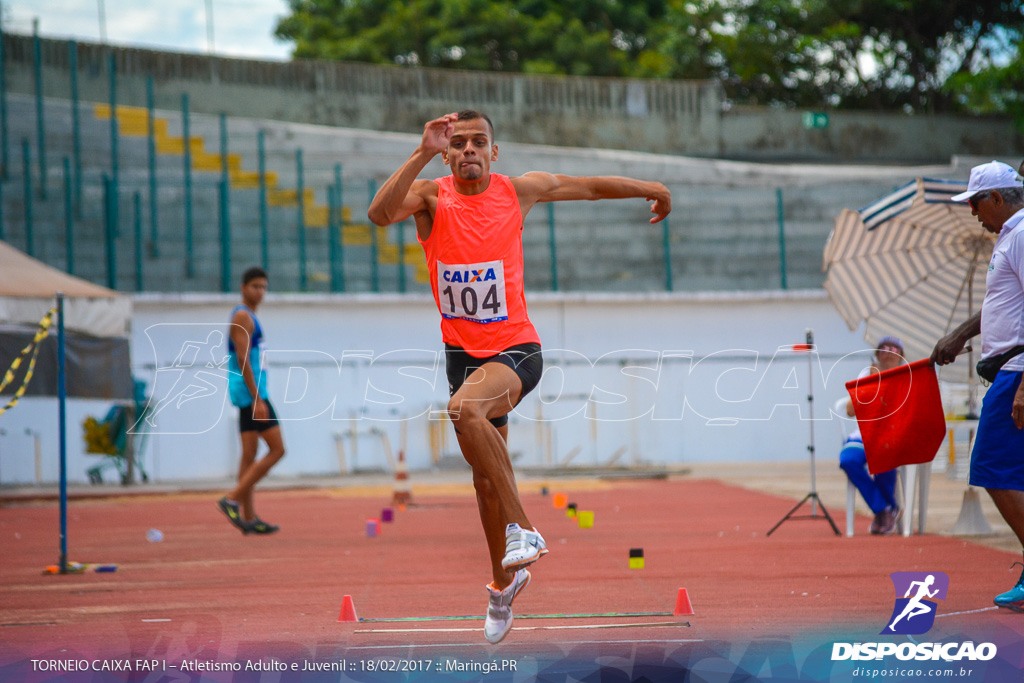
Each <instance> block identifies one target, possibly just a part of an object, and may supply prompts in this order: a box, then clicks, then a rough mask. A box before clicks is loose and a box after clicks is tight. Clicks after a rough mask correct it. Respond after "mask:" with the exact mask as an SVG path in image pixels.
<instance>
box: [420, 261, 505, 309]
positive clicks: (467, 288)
mask: <svg viewBox="0 0 1024 683" xmlns="http://www.w3.org/2000/svg"><path fill="white" fill-rule="evenodd" d="M437 298H438V305H439V306H440V307H441V315H443V316H444V317H445V318H459V319H461V320H471V321H473V322H476V323H493V322H498V321H500V320H508V305H507V303H506V301H505V268H504V265H503V264H502V262H501V261H487V262H485V263H467V264H461V265H447V264H444V263H441V262H440V261H438V262H437Z"/></svg>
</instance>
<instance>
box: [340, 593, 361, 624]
mask: <svg viewBox="0 0 1024 683" xmlns="http://www.w3.org/2000/svg"><path fill="white" fill-rule="evenodd" d="M338 621H359V617H357V616H356V606H355V603H353V602H352V596H351V595H346V596H345V597H344V598H342V600H341V614H340V615H338Z"/></svg>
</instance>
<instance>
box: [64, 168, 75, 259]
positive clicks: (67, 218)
mask: <svg viewBox="0 0 1024 683" xmlns="http://www.w3.org/2000/svg"><path fill="white" fill-rule="evenodd" d="M73 185H74V181H73V179H72V177H71V160H70V159H68V158H67V157H64V242H65V244H66V252H65V254H66V256H65V267H66V268H67V271H68V274H69V275H74V274H75V211H74V204H75V203H74V197H73V195H74V190H73V189H72V186H73Z"/></svg>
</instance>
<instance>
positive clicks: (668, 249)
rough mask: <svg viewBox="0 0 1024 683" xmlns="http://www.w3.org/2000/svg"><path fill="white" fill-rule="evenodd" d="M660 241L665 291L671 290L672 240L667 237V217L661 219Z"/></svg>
mask: <svg viewBox="0 0 1024 683" xmlns="http://www.w3.org/2000/svg"><path fill="white" fill-rule="evenodd" d="M661 236H662V237H661V241H662V244H663V245H664V251H665V291H668V292H671V291H672V241H671V240H670V239H669V228H668V219H667V218H666V219H664V220H662V221H661Z"/></svg>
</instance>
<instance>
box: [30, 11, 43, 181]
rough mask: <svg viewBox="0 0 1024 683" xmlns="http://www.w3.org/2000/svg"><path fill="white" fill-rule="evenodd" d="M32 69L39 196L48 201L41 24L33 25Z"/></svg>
mask: <svg viewBox="0 0 1024 683" xmlns="http://www.w3.org/2000/svg"><path fill="white" fill-rule="evenodd" d="M32 69H33V71H34V72H35V78H34V81H35V86H36V145H37V146H38V153H39V198H40V199H42V200H43V201H46V113H45V108H44V107H43V59H42V55H41V46H40V42H39V26H38V23H34V24H33V27H32Z"/></svg>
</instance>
